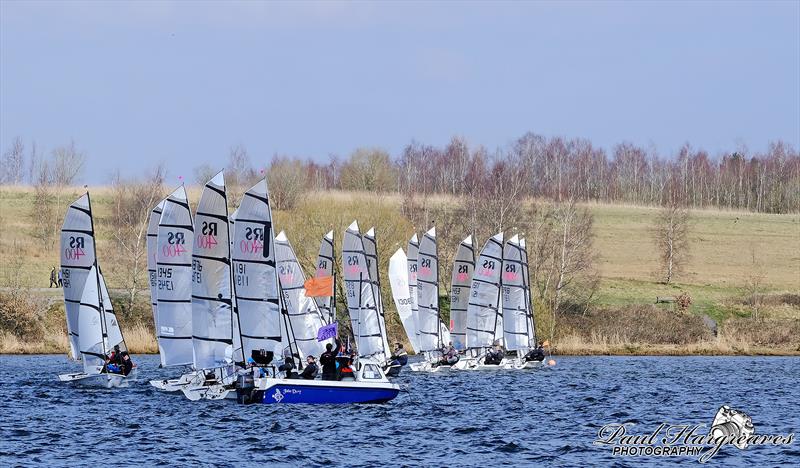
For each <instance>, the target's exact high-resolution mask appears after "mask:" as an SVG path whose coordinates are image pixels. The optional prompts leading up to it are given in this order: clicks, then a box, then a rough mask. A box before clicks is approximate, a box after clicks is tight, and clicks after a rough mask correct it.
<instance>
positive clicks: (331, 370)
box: [319, 343, 336, 380]
mask: <svg viewBox="0 0 800 468" xmlns="http://www.w3.org/2000/svg"><path fill="white" fill-rule="evenodd" d="M319 363H320V364H322V380H336V353H334V352H333V345H332V344H331V343H328V344H326V345H325V352H324V353H322V355H320V357H319Z"/></svg>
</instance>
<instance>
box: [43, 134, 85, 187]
mask: <svg viewBox="0 0 800 468" xmlns="http://www.w3.org/2000/svg"><path fill="white" fill-rule="evenodd" d="M85 160H86V155H85V154H84V153H82V152H80V151H78V149H77V148H76V147H75V142H74V141H71V142H70V143H69V145H65V146H59V147H57V148H56V149H54V150H53V157H52V164H51V167H50V170H51V174H52V178H53V183H55V185H56V187H66V186H69V185H72V184H73V183H74V182H75V179H76V178H77V177H78V175H79V174H80V173H81V170H82V169H83V164H84V162H85Z"/></svg>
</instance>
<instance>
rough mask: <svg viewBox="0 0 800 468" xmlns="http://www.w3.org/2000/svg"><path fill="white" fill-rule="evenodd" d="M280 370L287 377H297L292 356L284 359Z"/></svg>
mask: <svg viewBox="0 0 800 468" xmlns="http://www.w3.org/2000/svg"><path fill="white" fill-rule="evenodd" d="M278 371H280V372H283V373H284V376H285V377H286V378H287V379H296V378H297V372H295V371H294V362H293V360H292V358H291V357H289V356H286V358H284V360H283V364H281V365H280V366H279V367H278Z"/></svg>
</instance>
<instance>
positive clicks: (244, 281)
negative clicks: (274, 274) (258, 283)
mask: <svg viewBox="0 0 800 468" xmlns="http://www.w3.org/2000/svg"><path fill="white" fill-rule="evenodd" d="M233 266H234V268H233V269H234V273H235V274H234V278H235V281H236V286H249V285H250V277H249V276H247V265H246V264H244V263H235V262H234V264H233Z"/></svg>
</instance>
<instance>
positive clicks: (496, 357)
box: [483, 349, 506, 365]
mask: <svg viewBox="0 0 800 468" xmlns="http://www.w3.org/2000/svg"><path fill="white" fill-rule="evenodd" d="M505 355H506V354H505V353H504V352H503V351H502V350H499V351H495V350H493V349H490V350H489V351H488V352H487V353H486V357H485V358H483V363H484V364H486V365H498V364H500V362H501V361H502V360H503V358H504V357H505Z"/></svg>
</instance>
